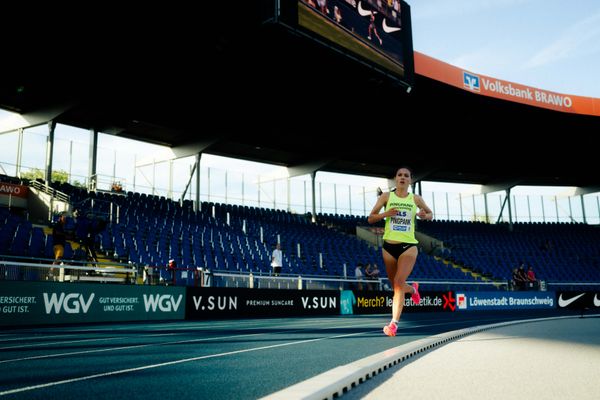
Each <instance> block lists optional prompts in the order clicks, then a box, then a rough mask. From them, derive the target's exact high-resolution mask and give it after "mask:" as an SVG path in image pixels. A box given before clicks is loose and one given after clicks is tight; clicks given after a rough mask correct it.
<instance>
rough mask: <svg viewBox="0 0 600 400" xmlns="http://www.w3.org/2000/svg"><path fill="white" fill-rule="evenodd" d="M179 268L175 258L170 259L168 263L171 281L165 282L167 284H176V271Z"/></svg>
mask: <svg viewBox="0 0 600 400" xmlns="http://www.w3.org/2000/svg"><path fill="white" fill-rule="evenodd" d="M176 269H177V263H176V262H175V260H169V264H167V271H168V272H169V282H165V283H166V284H167V285H169V284H173V285H174V284H175V272H176Z"/></svg>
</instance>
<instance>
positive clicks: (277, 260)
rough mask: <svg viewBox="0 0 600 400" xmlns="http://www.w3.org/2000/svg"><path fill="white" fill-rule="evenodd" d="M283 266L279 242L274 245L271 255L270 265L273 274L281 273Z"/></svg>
mask: <svg viewBox="0 0 600 400" xmlns="http://www.w3.org/2000/svg"><path fill="white" fill-rule="evenodd" d="M282 266H283V252H282V251H281V244H279V243H277V245H275V250H273V254H272V255H271V267H273V275H275V276H279V274H280V273H281V267H282Z"/></svg>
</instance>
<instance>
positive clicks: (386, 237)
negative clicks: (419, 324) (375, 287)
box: [368, 167, 433, 336]
mask: <svg viewBox="0 0 600 400" xmlns="http://www.w3.org/2000/svg"><path fill="white" fill-rule="evenodd" d="M412 175H413V174H412V171H411V170H410V168H407V167H401V168H399V169H398V170H397V171H396V177H395V178H396V189H395V190H394V191H393V192H386V193H383V194H382V195H381V196H379V198H378V199H377V202H376V203H375V206H374V207H373V210H372V211H371V214H369V217H368V221H369V223H370V224H374V223H376V222H379V221H381V220H383V219H385V220H386V221H385V229H384V234H383V249H382V252H383V261H384V262H385V269H386V271H387V276H388V278H389V279H390V281H391V282H392V286H393V288H394V299H393V303H392V320H391V321H390V323H389V324H388V325H386V326H385V327H384V328H383V332H384V333H385V334H386V335H388V336H396V330H397V328H398V321H399V320H400V315H401V314H402V309H403V307H404V294H405V293H410V294H411V296H412V300H413V302H415V303H417V304H418V303H419V302H420V301H421V296H420V295H419V284H418V283H416V282H415V283H413V284H412V285H408V284H407V283H406V280H407V279H408V276H409V275H410V273H411V272H412V270H413V267H414V266H415V262H416V261H417V255H418V251H417V247H416V245H417V243H418V241H417V240H416V239H415V217H419V218H420V219H424V220H431V219H433V213H432V211H431V210H430V209H429V207H428V206H427V204H425V201H424V200H423V198H422V197H421V196H419V195H416V194H413V193H409V192H408V188H409V186H410V185H411V183H412ZM384 207H385V210H384V212H383V213H380V211H381V209H382V208H384Z"/></svg>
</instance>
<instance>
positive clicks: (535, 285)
mask: <svg viewBox="0 0 600 400" xmlns="http://www.w3.org/2000/svg"><path fill="white" fill-rule="evenodd" d="M527 285H528V287H529V288H531V289H533V290H538V289H539V287H540V285H539V282H538V280H537V279H536V277H535V272H533V267H532V266H529V268H527Z"/></svg>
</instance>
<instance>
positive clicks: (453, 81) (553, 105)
mask: <svg viewBox="0 0 600 400" xmlns="http://www.w3.org/2000/svg"><path fill="white" fill-rule="evenodd" d="M415 73H417V74H419V75H423V76H426V77H428V78H431V79H435V80H437V81H440V82H444V83H446V84H448V85H452V86H455V87H457V88H460V89H464V90H467V91H470V92H473V93H475V94H480V95H484V96H489V97H495V98H497V99H502V100H508V101H514V102H516V103H522V104H528V105H530V106H535V107H541V108H548V109H550V110H556V111H562V112H568V113H573V114H585V115H597V116H600V99H597V98H593V97H583V96H574V95H570V94H569V95H567V94H561V93H556V92H551V91H548V90H543V89H538V88H534V87H531V86H525V85H521V84H518V83H514V82H509V81H504V80H502V79H496V78H492V77H489V76H486V75H481V74H476V73H473V72H470V71H466V70H464V69H461V68H457V67H455V66H453V65H450V64H447V63H445V62H442V61H440V60H436V59H435V58H432V57H429V56H426V55H425V54H422V53H419V52H416V51H415Z"/></svg>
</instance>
